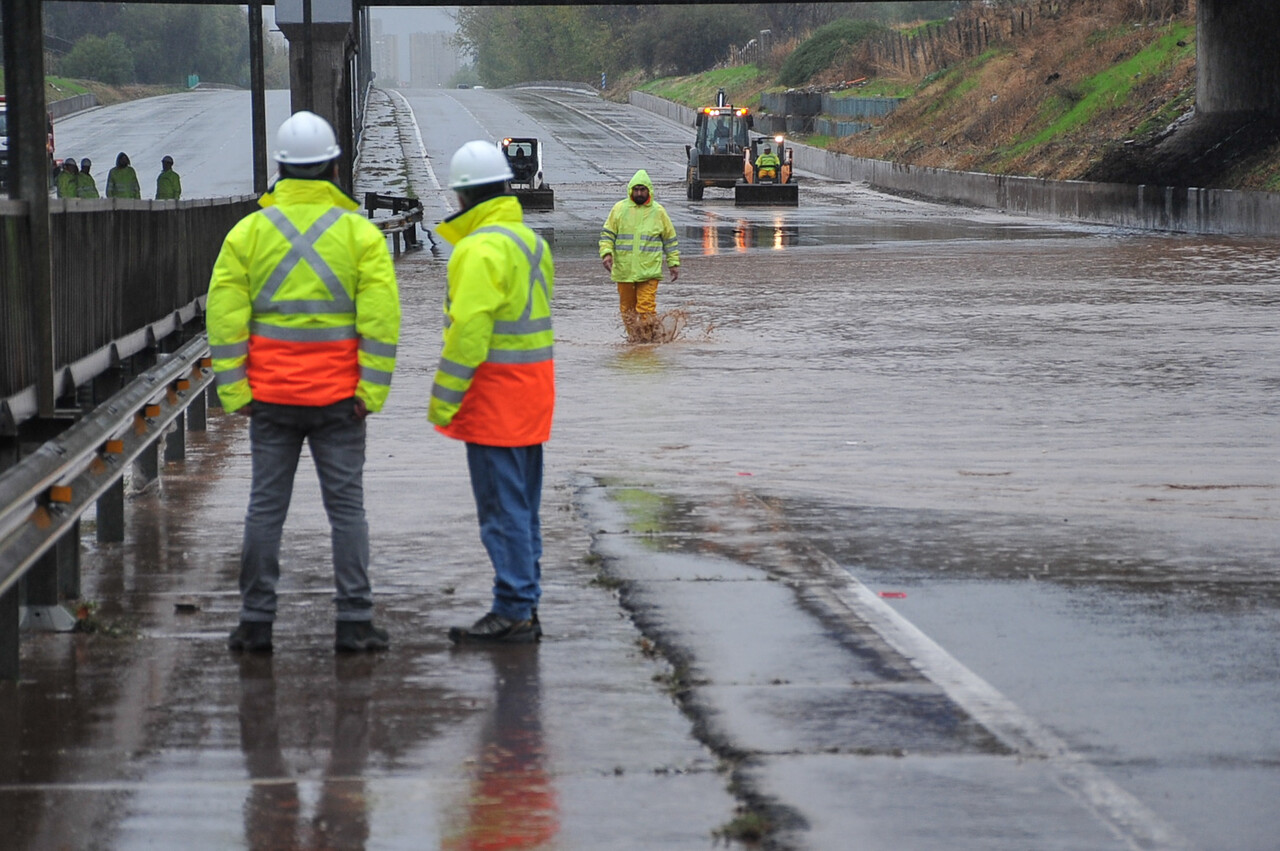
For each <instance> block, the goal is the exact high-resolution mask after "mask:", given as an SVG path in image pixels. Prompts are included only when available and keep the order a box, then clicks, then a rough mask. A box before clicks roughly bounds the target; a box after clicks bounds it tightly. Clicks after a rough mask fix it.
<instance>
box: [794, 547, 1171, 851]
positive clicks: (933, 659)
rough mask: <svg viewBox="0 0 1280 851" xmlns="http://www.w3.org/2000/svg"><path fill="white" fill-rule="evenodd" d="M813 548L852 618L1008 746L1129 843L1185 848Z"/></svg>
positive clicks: (1137, 805) (1168, 829) (1086, 763)
mask: <svg viewBox="0 0 1280 851" xmlns="http://www.w3.org/2000/svg"><path fill="white" fill-rule="evenodd" d="M811 551H812V552H813V554H814V556H815V557H816V558H817V559H819V560H820V561H821V562H822V563H823V564H825V565H826V566H827V569H828V570H829V571H830V574H831V575H832V576H833V577H836V578H837V580H839V581H838V583H837V585H836V587H835V588H834V590H835V593H836V594H837V596H839V597H840V599H841V600H842V601H843V602H844V603H845V604H846V605H847V606H849V608H850V610H852V611H853V613H854V614H855V615H857V617H859V618H861V619H862V620H863V621H865V622H866V624H867V625H868V626H870V627H871V628H872V629H873V630H875V632H876V634H878V635H879V636H880V637H881V638H883V639H884V640H885V642H887V643H888V644H889V646H891V647H892V648H893V649H894V650H897V651H898V652H899V653H901V654H902V655H904V656H906V657H907V658H908V659H910V660H911V662H912V663H913V664H914V665H915V666H916V668H917V669H918V670H919V671H920V673H921V674H923V675H924V676H925V677H927V678H928V679H929V680H930V681H931V682H933V683H936V684H937V685H938V686H939V687H940V688H941V689H942V690H943V691H945V692H946V693H947V696H948V697H950V698H951V699H952V700H953V701H955V702H956V704H957V705H959V706H960V707H961V708H962V709H964V710H965V712H967V713H969V715H970V716H972V717H973V719H974V720H975V721H977V722H978V723H979V724H981V725H982V726H984V727H986V728H987V729H988V730H990V731H991V732H992V734H994V735H995V736H996V737H997V738H999V739H1000V741H1001V742H1003V743H1004V744H1005V745H1006V746H1007V747H1009V748H1011V749H1012V750H1013V751H1015V752H1016V753H1019V754H1023V755H1024V756H1028V757H1035V758H1040V759H1044V760H1046V761H1047V762H1048V763H1049V765H1050V766H1052V767H1053V768H1054V769H1055V770H1056V771H1057V773H1058V782H1059V783H1060V785H1061V786H1062V787H1063V788H1064V789H1066V790H1067V791H1068V792H1069V793H1070V794H1072V795H1073V796H1074V797H1075V798H1076V799H1077V800H1079V801H1080V802H1081V803H1083V804H1084V805H1085V806H1087V807H1088V808H1089V809H1090V810H1091V811H1092V812H1093V813H1094V815H1095V816H1096V817H1097V818H1098V819H1099V820H1100V821H1102V822H1103V824H1105V825H1106V826H1107V827H1108V828H1110V829H1111V831H1112V832H1113V833H1114V834H1115V835H1116V836H1117V837H1118V838H1119V839H1120V840H1121V841H1123V842H1125V843H1126V844H1127V845H1128V846H1129V847H1130V848H1134V849H1185V848H1190V845H1189V844H1188V843H1187V841H1186V840H1185V839H1184V838H1182V837H1181V836H1179V835H1178V834H1177V833H1176V832H1175V831H1174V830H1173V829H1172V828H1171V827H1169V826H1168V825H1166V824H1165V823H1164V822H1163V821H1162V820H1161V819H1160V817H1159V816H1157V815H1156V814H1155V813H1153V812H1152V811H1151V810H1150V809H1148V808H1147V806H1146V805H1145V804H1143V803H1142V802H1141V801H1139V800H1138V799H1137V798H1135V797H1134V796H1133V795H1131V794H1130V793H1128V792H1126V791H1125V790H1124V789H1121V788H1120V787H1119V786H1117V785H1116V784H1115V783H1113V782H1112V781H1111V780H1110V779H1109V778H1108V777H1107V776H1106V775H1105V774H1103V773H1102V772H1101V771H1100V770H1098V768H1097V767H1096V766H1094V765H1093V764H1091V763H1090V762H1089V761H1088V760H1086V759H1085V758H1084V757H1082V756H1080V755H1079V754H1077V753H1074V752H1072V751H1071V749H1070V747H1069V746H1068V745H1067V743H1066V742H1064V741H1063V740H1062V739H1060V738H1058V736H1057V735H1056V734H1054V733H1053V732H1052V731H1050V730H1049V729H1048V728H1046V727H1044V726H1043V725H1042V724H1040V723H1039V722H1037V721H1036V720H1035V719H1034V718H1032V717H1031V716H1029V715H1027V714H1026V713H1025V712H1023V711H1022V709H1020V708H1019V707H1018V705H1017V704H1015V703H1014V702H1013V701H1011V700H1010V699H1009V698H1007V697H1005V696H1004V695H1003V694H1001V693H1000V692H999V691H997V690H996V689H995V687H993V686H992V685H991V684H990V683H988V682H987V681H986V680H984V679H982V677H979V676H978V675H977V674H975V673H974V672H973V671H970V670H969V669H968V668H966V667H965V666H964V665H963V664H961V663H960V661H959V660H958V659H956V658H955V657H954V656H952V655H951V654H950V653H948V652H947V651H946V650H944V649H942V647H940V646H939V645H938V644H937V642H935V641H934V640H933V639H932V638H930V637H929V636H927V635H925V634H924V632H922V631H921V630H920V628H919V627H917V626H916V625H915V624H913V623H911V621H909V620H907V619H906V618H905V617H903V616H902V615H901V614H900V613H899V612H898V611H897V610H896V609H894V608H893V607H892V606H890V605H889V604H888V603H886V602H885V601H884V600H881V599H880V598H879V597H877V596H876V595H875V593H874V592H872V591H871V589H870V588H868V587H867V586H865V585H863V584H862V583H861V582H859V581H858V579H857V578H856V577H854V576H853V575H852V574H851V573H849V571H848V570H846V569H844V568H843V567H841V566H840V565H839V564H838V563H836V561H835V560H833V559H831V558H830V557H829V556H827V555H826V554H825V553H822V552H819V551H818V550H816V549H812V550H811Z"/></svg>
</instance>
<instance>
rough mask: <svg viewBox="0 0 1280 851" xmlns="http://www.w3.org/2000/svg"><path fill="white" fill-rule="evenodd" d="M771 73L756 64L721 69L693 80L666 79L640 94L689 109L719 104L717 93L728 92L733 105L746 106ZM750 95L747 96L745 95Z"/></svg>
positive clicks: (646, 88)
mask: <svg viewBox="0 0 1280 851" xmlns="http://www.w3.org/2000/svg"><path fill="white" fill-rule="evenodd" d="M766 80H767V73H766V72H763V71H761V70H760V69H759V68H757V67H756V66H755V65H738V66H735V67H733V68H717V69H715V70H714V71H707V72H706V73H703V74H696V75H693V76H689V77H662V78H660V79H657V80H653V81H651V82H648V83H645V84H644V85H643V86H641V87H640V91H642V92H648V93H649V94H651V95H656V96H657V97H661V98H666V99H667V100H673V101H675V102H676V103H682V104H684V105H685V106H693V107H698V106H706V105H707V104H712V103H715V102H716V93H717V92H718V91H719V90H720V89H724V90H725V93H726V94H727V95H728V96H729V100H730V101H731V102H739V101H741V102H742V103H743V104H744V105H745V104H746V103H747V102H748V101H749V99H751V98H754V97H755V96H756V94H757V93H758V92H759V90H760V89H762V88H764V84H765V82H766ZM747 92H750V94H746V95H745V99H744V96H743V95H744V93H747Z"/></svg>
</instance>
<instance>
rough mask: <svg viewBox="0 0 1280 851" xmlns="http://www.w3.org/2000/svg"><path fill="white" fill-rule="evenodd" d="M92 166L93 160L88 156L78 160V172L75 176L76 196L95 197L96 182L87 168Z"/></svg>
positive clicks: (96, 193) (96, 195)
mask: <svg viewBox="0 0 1280 851" xmlns="http://www.w3.org/2000/svg"><path fill="white" fill-rule="evenodd" d="M92 167H93V161H92V160H91V159H89V158H88V157H85V158H84V159H82V160H80V174H79V175H77V176H76V197H77V198H97V197H98V182H97V181H96V180H94V179H93V175H92V174H90V173H89V169H90V168H92Z"/></svg>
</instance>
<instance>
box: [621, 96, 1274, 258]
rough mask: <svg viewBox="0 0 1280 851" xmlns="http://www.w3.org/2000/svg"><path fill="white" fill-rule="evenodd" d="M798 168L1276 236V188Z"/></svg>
mask: <svg viewBox="0 0 1280 851" xmlns="http://www.w3.org/2000/svg"><path fill="white" fill-rule="evenodd" d="M631 103H632V104H634V105H635V106H638V107H641V108H642V109H646V110H648V111H650V112H654V113H657V114H658V115H663V116H666V117H668V118H672V119H673V120H676V121H681V122H682V123H685V124H688V125H692V123H693V113H694V111H693V110H692V109H689V108H688V107H685V106H681V105H679V104H675V103H671V102H670V101H666V100H663V99H662V98H656V97H654V96H652V95H647V94H642V93H640V92H633V93H632V95H631ZM790 147H791V149H792V151H794V157H795V166H796V169H797V170H799V171H801V172H809V173H811V174H817V175H821V176H823V177H827V178H831V179H833V180H845V181H849V182H850V183H865V184H867V185H868V186H870V187H871V188H873V189H879V190H882V191H885V192H896V193H903V194H913V195H920V196H922V197H925V198H933V199H935V200H939V201H950V202H955V203H959V204H968V205H971V206H975V207H990V208H993V209H998V210H1004V211H1006V212H1009V213H1018V214H1024V215H1029V216H1042V217H1048V218H1055V219H1065V220H1068V221H1076V222H1081V223H1083V224H1097V225H1111V226H1115V227H1126V228H1139V229H1143V230H1160V231H1177V232H1184V233H1204V234H1235V235H1243V236H1268V237H1274V236H1280V192H1246V191H1241V190H1233V189H1196V188H1187V187H1171V186H1140V185H1131V184H1124V183H1090V182H1087V181H1083V180H1044V179H1041V178H1037V177H1019V176H1013V175H999V174H981V173H978V172H964V171H948V170H946V169H940V168H924V167H920V166H910V165H903V164H901V163H891V162H886V161H884V160H869V159H862V158H860V157H851V156H848V155H846V154H838V153H834V152H832V151H826V150H822V149H819V148H811V147H809V146H808V145H801V144H797V143H791V145H790Z"/></svg>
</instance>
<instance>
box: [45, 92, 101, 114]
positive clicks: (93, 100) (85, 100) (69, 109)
mask: <svg viewBox="0 0 1280 851" xmlns="http://www.w3.org/2000/svg"><path fill="white" fill-rule="evenodd" d="M97 105H98V96H97V95H95V94H94V93H93V92H85V93H84V94H82V95H76V96H75V97H70V98H63V99H62V100H55V101H53V102H52V103H50V104H49V113H50V114H51V115H52V116H53V118H54V120H55V121H56V120H58V119H59V118H62V117H64V116H67V115H71V114H72V113H73V112H80V111H81V110H85V109H88V108H89V107H91V106H97Z"/></svg>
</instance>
